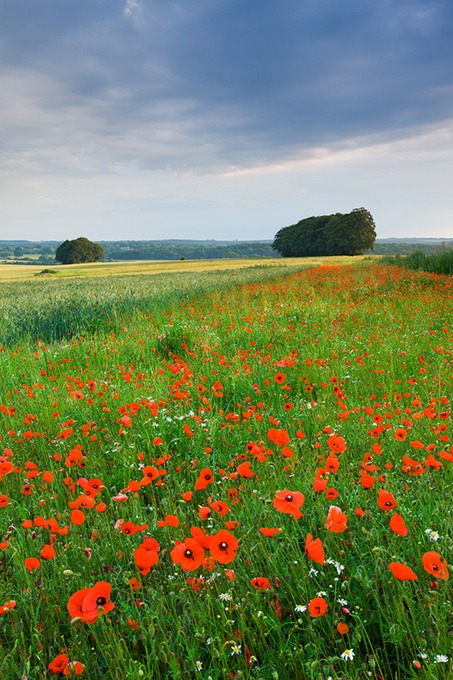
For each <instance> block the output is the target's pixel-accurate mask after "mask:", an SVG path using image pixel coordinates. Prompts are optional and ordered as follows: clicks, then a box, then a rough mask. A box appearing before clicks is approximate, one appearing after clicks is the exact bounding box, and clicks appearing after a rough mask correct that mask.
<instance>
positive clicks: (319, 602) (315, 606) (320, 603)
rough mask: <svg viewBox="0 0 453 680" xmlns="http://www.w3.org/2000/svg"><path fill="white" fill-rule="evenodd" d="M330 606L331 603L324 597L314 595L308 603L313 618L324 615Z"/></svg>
mask: <svg viewBox="0 0 453 680" xmlns="http://www.w3.org/2000/svg"><path fill="white" fill-rule="evenodd" d="M328 608H329V605H328V604H327V602H326V601H325V599H324V598H323V597H314V598H313V599H312V600H310V602H309V604H308V611H309V612H310V616H312V617H313V618H316V617H318V616H324V614H325V613H326V611H327V609H328Z"/></svg>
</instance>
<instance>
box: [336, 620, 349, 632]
mask: <svg viewBox="0 0 453 680" xmlns="http://www.w3.org/2000/svg"><path fill="white" fill-rule="evenodd" d="M337 632H338V633H340V635H346V634H347V633H349V626H348V624H347V623H343V622H342V621H340V623H337Z"/></svg>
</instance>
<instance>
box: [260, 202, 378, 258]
mask: <svg viewBox="0 0 453 680" xmlns="http://www.w3.org/2000/svg"><path fill="white" fill-rule="evenodd" d="M375 239H376V229H375V224H374V220H373V217H372V215H371V213H369V212H368V210H366V209H365V208H355V209H354V210H353V211H352V212H350V213H347V214H342V213H335V214H334V215H321V216H318V217H307V218H306V219H303V220H300V222H298V223H297V224H293V225H291V226H289V227H283V228H282V229H280V230H279V231H278V232H277V234H276V236H275V239H274V242H273V244H272V248H273V249H274V250H276V251H277V252H279V253H280V254H281V255H283V257H318V256H324V255H360V254H362V253H364V252H366V251H367V250H371V249H372V248H373V245H374V241H375Z"/></svg>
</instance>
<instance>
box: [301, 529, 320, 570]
mask: <svg viewBox="0 0 453 680" xmlns="http://www.w3.org/2000/svg"><path fill="white" fill-rule="evenodd" d="M305 552H306V553H307V556H308V559H309V560H313V562H318V564H324V548H323V545H322V541H321V539H320V538H315V539H314V540H313V537H312V535H311V534H307V538H306V539H305Z"/></svg>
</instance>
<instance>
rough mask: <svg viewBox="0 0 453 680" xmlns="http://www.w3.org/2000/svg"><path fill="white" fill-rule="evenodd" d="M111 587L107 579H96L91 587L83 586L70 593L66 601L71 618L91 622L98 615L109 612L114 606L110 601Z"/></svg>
mask: <svg viewBox="0 0 453 680" xmlns="http://www.w3.org/2000/svg"><path fill="white" fill-rule="evenodd" d="M111 589H112V586H111V585H110V583H107V581H98V582H97V583H95V585H94V586H93V588H83V589H82V590H78V591H77V592H76V593H74V594H73V595H71V597H70V598H69V602H68V611H69V614H70V616H71V618H72V619H75V618H80V619H81V620H82V621H83V622H84V623H88V624H92V623H94V622H95V621H96V620H97V618H98V617H99V616H102V615H103V614H107V613H108V612H111V611H112V609H114V608H115V605H114V604H113V602H110V591H111Z"/></svg>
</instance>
